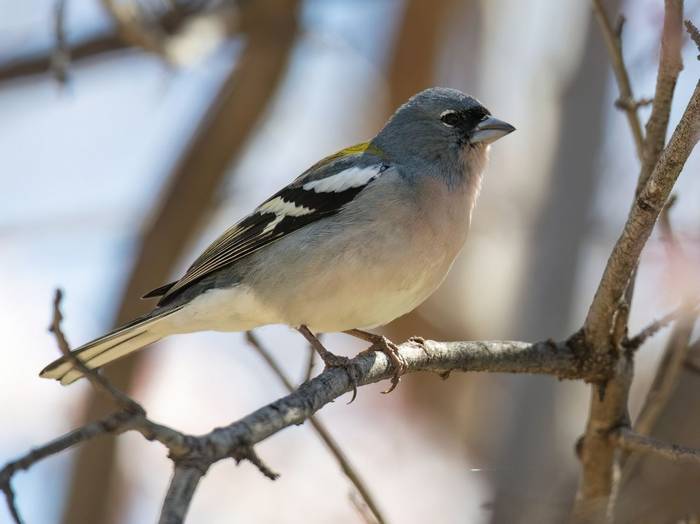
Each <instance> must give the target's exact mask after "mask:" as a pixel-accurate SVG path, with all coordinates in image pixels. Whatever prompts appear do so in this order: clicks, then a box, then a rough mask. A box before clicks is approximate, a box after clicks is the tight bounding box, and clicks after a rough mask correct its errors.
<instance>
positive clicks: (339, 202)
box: [144, 144, 388, 305]
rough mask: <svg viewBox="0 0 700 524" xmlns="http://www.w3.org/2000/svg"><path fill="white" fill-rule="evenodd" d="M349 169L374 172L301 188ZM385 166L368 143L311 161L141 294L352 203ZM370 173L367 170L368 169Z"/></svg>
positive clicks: (160, 292) (187, 280) (189, 280)
mask: <svg viewBox="0 0 700 524" xmlns="http://www.w3.org/2000/svg"><path fill="white" fill-rule="evenodd" d="M351 167H357V168H359V169H364V168H367V169H369V170H374V173H375V174H374V175H373V176H371V177H369V178H368V179H367V180H366V182H364V183H362V184H359V183H358V184H356V185H352V184H350V185H349V186H348V187H333V188H332V189H329V190H314V189H311V190H310V189H305V188H304V185H305V184H307V183H309V182H318V181H322V180H324V179H329V178H330V177H333V176H335V175H342V174H343V173H344V172H349V169H350V168H351ZM387 168H388V165H387V164H385V163H383V162H382V156H381V153H380V152H379V151H378V150H377V149H376V148H374V147H373V146H370V145H368V144H360V145H358V146H353V147H352V148H348V149H345V150H343V151H341V152H339V153H336V154H335V155H332V156H330V157H328V158H326V159H324V160H322V161H321V162H319V163H317V164H315V165H314V166H313V167H311V168H310V169H309V170H307V171H306V172H304V173H303V174H302V175H301V176H300V177H298V178H297V179H296V180H295V181H294V182H292V183H291V184H290V185H288V186H287V187H285V188H284V189H282V190H281V191H279V192H277V193H276V194H274V195H273V196H272V197H270V198H269V199H267V200H266V201H265V202H263V204H261V205H260V206H259V207H258V208H257V209H256V210H255V211H254V212H253V213H252V214H250V215H249V216H247V217H246V218H244V219H243V220H241V221H240V222H238V223H237V224H236V225H234V226H233V227H231V228H229V229H228V230H227V231H226V232H225V233H224V234H223V235H221V236H220V237H219V238H218V239H217V240H215V241H214V242H213V243H212V244H211V245H210V246H209V247H208V248H207V249H206V250H205V251H204V252H203V253H202V254H201V255H200V256H199V258H197V260H195V261H194V263H193V264H192V265H191V266H190V268H189V269H188V270H187V272H186V273H185V275H184V276H183V277H182V278H181V279H180V280H178V281H177V282H175V283H173V284H168V285H166V286H161V287H160V288H158V289H155V290H153V291H151V292H150V293H148V294H146V295H145V296H144V297H153V296H162V298H161V299H160V301H159V303H158V304H159V305H161V304H162V303H163V301H165V300H166V299H167V298H168V297H170V296H171V295H173V294H174V293H177V292H178V291H180V290H182V289H184V288H186V287H187V286H189V285H191V284H193V283H194V282H197V281H198V280H200V279H202V278H204V277H205V276H207V275H209V274H211V273H213V272H214V271H217V270H219V269H222V268H224V267H226V266H229V265H231V264H233V263H235V262H236V261H238V260H241V259H242V258H244V257H246V256H248V255H250V254H251V253H254V252H256V251H257V250H259V249H261V248H263V247H265V246H266V245H268V244H270V243H272V242H275V241H276V240H279V239H280V238H282V237H284V236H286V235H288V234H289V233H292V232H293V231H296V230H298V229H300V228H302V227H304V226H305V225H307V224H310V223H312V222H315V221H317V220H320V219H322V218H324V217H327V216H331V215H334V214H335V213H337V212H338V211H340V210H341V209H342V208H343V206H345V205H346V204H347V203H348V202H350V201H352V200H353V199H354V198H355V197H356V196H357V195H358V194H359V193H360V192H361V191H362V190H363V189H364V188H365V187H367V185H369V184H370V183H371V182H372V180H374V178H376V176H378V175H379V174H380V173H382V172H383V171H385V170H386V169H387ZM370 173H371V172H370Z"/></svg>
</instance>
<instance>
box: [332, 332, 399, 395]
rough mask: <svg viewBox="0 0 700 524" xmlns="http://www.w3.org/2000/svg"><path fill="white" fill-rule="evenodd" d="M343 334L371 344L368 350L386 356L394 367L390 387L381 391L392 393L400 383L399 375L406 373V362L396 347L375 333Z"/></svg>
mask: <svg viewBox="0 0 700 524" xmlns="http://www.w3.org/2000/svg"><path fill="white" fill-rule="evenodd" d="M345 333H347V334H348V335H352V336H353V337H357V338H360V339H362V340H365V341H367V342H370V343H371V344H372V346H371V347H370V348H369V349H370V350H374V351H381V352H382V353H384V354H385V355H386V356H387V358H388V359H389V361H390V362H391V364H392V366H393V367H394V375H393V376H392V377H391V386H390V387H389V389H387V390H386V391H382V393H384V394H387V393H391V392H392V391H394V390H395V389H396V386H398V385H399V382H400V381H401V375H403V374H404V373H406V368H407V365H406V361H404V359H403V357H401V355H400V353H399V348H398V347H397V346H396V344H394V343H393V342H392V341H391V340H389V339H388V338H386V337H385V336H384V335H377V334H376V333H370V332H368V331H363V330H361V329H351V330H349V331H346V332H345Z"/></svg>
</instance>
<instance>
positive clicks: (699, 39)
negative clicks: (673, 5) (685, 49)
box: [685, 20, 700, 60]
mask: <svg viewBox="0 0 700 524" xmlns="http://www.w3.org/2000/svg"><path fill="white" fill-rule="evenodd" d="M685 28H686V30H687V31H688V34H689V35H690V39H691V40H692V41H693V42H694V43H695V46H696V47H697V48H698V51H700V31H698V28H697V27H695V24H693V22H691V21H690V20H686V21H685ZM698 60H700V55H698Z"/></svg>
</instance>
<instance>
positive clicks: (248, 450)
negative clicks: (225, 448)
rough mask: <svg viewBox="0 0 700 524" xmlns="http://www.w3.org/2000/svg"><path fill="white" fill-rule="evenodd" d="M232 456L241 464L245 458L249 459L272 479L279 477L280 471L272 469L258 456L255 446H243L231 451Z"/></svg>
mask: <svg viewBox="0 0 700 524" xmlns="http://www.w3.org/2000/svg"><path fill="white" fill-rule="evenodd" d="M231 457H232V458H233V459H234V460H235V461H236V464H240V463H241V462H242V461H243V460H247V461H248V462H250V463H251V464H253V465H254V466H255V467H256V468H258V470H260V473H262V474H263V475H265V476H266V477H267V478H269V479H270V480H277V479H278V478H279V476H280V475H279V473H275V472H274V471H272V470H271V469H270V468H269V467H268V466H267V465H266V464H265V463H264V462H263V461H262V459H261V458H260V457H259V456H258V454H257V453H256V452H255V450H254V449H253V446H241V447H239V448H238V449H236V450H235V451H234V452H233V453H231Z"/></svg>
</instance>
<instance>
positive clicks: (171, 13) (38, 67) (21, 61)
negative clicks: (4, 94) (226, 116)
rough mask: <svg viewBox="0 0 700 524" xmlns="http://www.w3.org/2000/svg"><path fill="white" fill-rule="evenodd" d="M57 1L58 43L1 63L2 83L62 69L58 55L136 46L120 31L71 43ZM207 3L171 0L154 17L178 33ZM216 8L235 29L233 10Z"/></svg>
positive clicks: (82, 56) (83, 56)
mask: <svg viewBox="0 0 700 524" xmlns="http://www.w3.org/2000/svg"><path fill="white" fill-rule="evenodd" d="M58 1H59V3H58V4H57V7H56V9H57V11H56V14H55V16H54V27H53V32H54V34H55V35H56V43H57V46H56V47H54V48H52V49H47V50H44V51H42V52H40V53H37V54H32V55H25V56H17V57H13V58H10V59H9V60H8V61H6V62H4V63H0V83H2V82H5V81H10V80H18V79H23V78H26V77H30V76H34V75H40V74H46V73H49V72H51V71H54V72H58V71H59V70H60V69H56V68H55V66H56V65H57V62H56V60H57V58H66V57H69V58H70V62H71V64H76V63H78V62H82V61H87V60H90V59H96V58H100V57H103V56H105V55H107V54H109V53H114V52H116V51H127V50H133V49H135V47H133V44H134V42H133V41H130V40H125V39H124V38H123V35H122V33H120V32H119V31H109V32H105V33H101V34H98V35H94V36H91V37H89V38H87V39H85V40H83V41H82V42H79V43H76V44H73V45H72V46H71V45H69V43H68V41H67V39H66V38H65V36H64V35H63V34H62V31H63V28H62V19H63V12H62V10H63V9H64V7H61V4H62V3H64V1H63V0H58ZM206 4H207V3H206V2H187V3H175V2H172V3H171V5H173V6H174V7H173V8H172V9H170V10H167V11H165V12H163V13H160V14H159V15H158V16H157V17H155V19H154V21H153V26H155V27H157V28H158V29H159V31H161V32H163V33H166V34H169V35H170V34H175V33H178V32H180V30H181V29H182V28H183V27H185V25H186V24H187V23H189V22H190V21H191V20H192V19H194V18H195V17H197V16H198V15H200V14H203V13H204V12H205V11H206V8H207V6H206ZM59 8H60V9H59ZM214 12H215V14H216V15H221V16H224V17H226V20H227V23H228V24H229V25H231V26H232V28H231V29H232V30H231V32H235V29H234V28H233V25H235V24H234V22H233V21H231V22H229V21H228V19H229V18H230V19H232V20H233V19H234V18H235V14H234V13H233V12H230V10H227V9H226V6H225V5H224V6H222V7H220V8H218V9H217V8H215V9H214ZM62 40H63V41H62ZM57 48H58V49H57ZM61 48H63V49H62V52H61V55H63V56H62V57H57V56H56V52H57V50H61ZM65 65H67V64H65Z"/></svg>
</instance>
